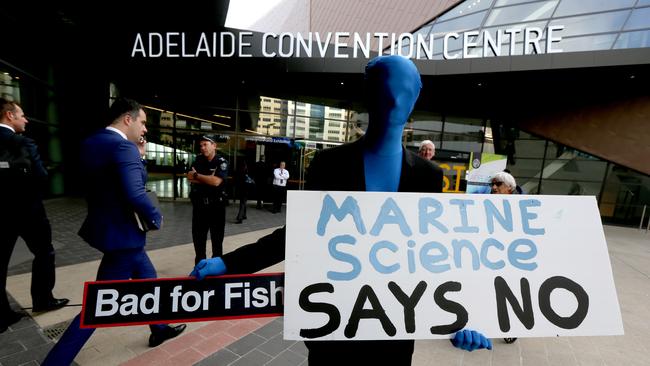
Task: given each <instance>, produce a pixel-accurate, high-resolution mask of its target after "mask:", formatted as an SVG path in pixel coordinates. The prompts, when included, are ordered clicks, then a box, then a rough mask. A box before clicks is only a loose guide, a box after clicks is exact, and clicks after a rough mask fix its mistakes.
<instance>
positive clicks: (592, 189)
mask: <svg viewBox="0 0 650 366" xmlns="http://www.w3.org/2000/svg"><path fill="white" fill-rule="evenodd" d="M600 186H601V183H600V182H597V183H595V182H580V181H566V180H553V179H544V180H543V181H542V190H541V192H540V194H560V195H580V196H587V195H589V196H598V194H599V193H600Z"/></svg>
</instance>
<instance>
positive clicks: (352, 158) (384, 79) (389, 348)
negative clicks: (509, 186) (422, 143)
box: [191, 56, 491, 366]
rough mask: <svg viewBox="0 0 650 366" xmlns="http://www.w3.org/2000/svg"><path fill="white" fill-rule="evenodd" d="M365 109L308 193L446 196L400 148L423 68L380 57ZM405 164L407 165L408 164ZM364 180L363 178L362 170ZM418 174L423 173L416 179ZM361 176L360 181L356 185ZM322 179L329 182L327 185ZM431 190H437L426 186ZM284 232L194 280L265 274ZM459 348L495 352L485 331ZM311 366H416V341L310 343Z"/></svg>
mask: <svg viewBox="0 0 650 366" xmlns="http://www.w3.org/2000/svg"><path fill="white" fill-rule="evenodd" d="M365 75H366V87H367V92H366V94H367V98H368V99H367V105H368V111H369V117H370V120H369V124H368V129H367V131H366V134H365V135H364V137H363V138H362V139H361V140H359V141H356V142H354V143H351V144H346V145H343V146H340V147H337V148H333V149H330V150H325V151H323V153H322V154H321V156H318V155H317V156H316V157H315V158H314V160H313V162H312V164H311V166H310V168H309V172H308V175H307V185H306V188H307V189H314V190H365V191H380V192H397V191H405V192H418V191H420V192H440V191H441V188H442V187H441V185H442V173H441V171H440V168H438V167H435V166H434V165H433V164H432V163H431V162H428V161H425V160H423V159H421V158H419V157H416V156H414V155H415V154H413V153H411V152H409V151H407V150H406V149H404V148H403V146H402V133H403V129H404V126H405V124H406V121H407V119H408V117H409V115H410V114H411V112H412V111H413V108H414V106H415V102H416V100H417V98H418V96H419V93H420V89H421V87H422V83H421V80H420V75H419V73H418V71H417V68H416V67H415V65H414V64H413V62H411V61H410V60H408V59H406V58H403V57H400V56H379V57H377V58H374V59H373V60H371V61H370V62H369V63H368V65H367V66H366V74H365ZM337 163H338V164H347V165H350V166H353V167H352V168H350V169H341V167H338V170H339V173H340V171H341V170H345V171H347V172H348V173H349V175H350V176H345V175H343V176H344V177H345V178H348V179H349V181H347V180H344V179H340V176H341V175H340V174H339V179H337V180H336V181H329V180H328V178H327V177H328V175H327V174H324V173H322V172H325V171H330V170H331V169H333V168H337V167H336V166H335V165H336V164H337ZM405 165H406V166H405ZM357 167H360V168H362V171H363V175H362V176H360V177H357V176H356V175H355V174H356V173H355V172H356V168H357ZM414 173H422V175H421V176H414ZM355 178H360V179H358V180H359V181H355ZM323 180H328V181H327V182H326V183H323V182H322V181H323ZM426 185H429V186H431V185H432V186H433V188H431V187H426ZM284 240H285V234H284V228H282V229H278V230H276V231H275V232H273V233H272V234H270V235H267V236H266V237H263V238H261V239H260V240H259V241H258V242H257V243H253V244H250V245H248V246H245V247H242V248H239V249H238V250H236V251H234V252H231V253H228V254H226V255H224V256H223V258H212V259H209V260H204V261H201V262H200V263H199V264H198V265H197V266H196V267H195V268H194V270H193V271H192V273H191V275H193V276H196V277H197V278H199V279H201V278H203V277H205V276H206V275H219V274H223V273H226V271H227V272H228V273H247V272H253V271H257V270H260V269H262V268H266V267H267V266H269V265H272V264H274V263H277V262H279V261H281V260H283V259H284ZM452 343H453V344H454V346H456V347H459V348H463V349H466V350H469V351H471V350H475V349H479V348H491V343H490V341H489V340H488V339H486V338H485V337H484V336H483V335H481V334H480V333H477V332H475V331H470V330H463V331H460V332H458V333H457V334H456V335H455V337H454V338H453V339H452ZM305 344H306V346H307V348H308V349H309V364H310V365H312V366H314V365H332V364H336V363H338V364H385V365H410V363H411V356H412V353H413V341H412V340H398V341H306V342H305Z"/></svg>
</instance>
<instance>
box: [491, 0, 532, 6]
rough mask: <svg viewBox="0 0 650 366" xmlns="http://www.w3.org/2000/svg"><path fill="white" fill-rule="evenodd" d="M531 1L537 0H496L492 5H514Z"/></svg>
mask: <svg viewBox="0 0 650 366" xmlns="http://www.w3.org/2000/svg"><path fill="white" fill-rule="evenodd" d="M531 1H537V0H497V2H496V4H494V6H495V7H497V6H505V5H515V4H521V3H529V2H531Z"/></svg>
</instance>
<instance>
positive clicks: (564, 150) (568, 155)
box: [546, 141, 600, 161]
mask: <svg viewBox="0 0 650 366" xmlns="http://www.w3.org/2000/svg"><path fill="white" fill-rule="evenodd" d="M546 159H561V160H572V159H575V160H590V161H600V159H598V158H597V157H595V156H592V155H589V154H587V153H583V152H581V151H578V150H574V149H572V148H570V147H567V146H565V145H562V144H560V143H557V142H553V141H549V142H548V148H547V150H546Z"/></svg>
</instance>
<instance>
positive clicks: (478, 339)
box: [451, 329, 492, 352]
mask: <svg viewBox="0 0 650 366" xmlns="http://www.w3.org/2000/svg"><path fill="white" fill-rule="evenodd" d="M451 344H453V345H454V347H456V348H460V349H464V350H465V351H470V352H472V351H473V350H475V349H483V348H487V349H492V341H491V340H490V339H489V338H485V336H484V335H483V334H481V333H479V332H477V331H475V330H469V329H463V330H461V331H459V332H458V333H456V335H454V338H452V339H451Z"/></svg>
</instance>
